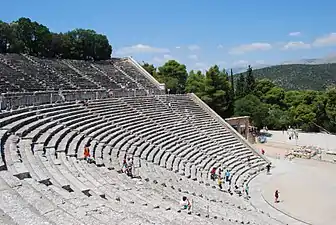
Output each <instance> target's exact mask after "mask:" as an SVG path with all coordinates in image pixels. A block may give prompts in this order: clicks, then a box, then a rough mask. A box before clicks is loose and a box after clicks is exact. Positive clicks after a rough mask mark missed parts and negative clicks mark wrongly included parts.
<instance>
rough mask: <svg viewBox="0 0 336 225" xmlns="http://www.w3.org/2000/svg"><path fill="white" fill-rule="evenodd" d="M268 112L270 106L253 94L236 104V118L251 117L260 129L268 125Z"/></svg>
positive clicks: (237, 101)
mask: <svg viewBox="0 0 336 225" xmlns="http://www.w3.org/2000/svg"><path fill="white" fill-rule="evenodd" d="M268 111H269V108H268V106H267V105H266V104H264V103H262V102H261V101H260V99H259V98H258V97H256V96H254V95H252V94H249V95H247V96H245V97H243V98H241V99H238V100H236V101H235V103H234V114H235V115H236V116H250V117H251V120H252V124H253V125H254V126H256V127H259V128H262V127H263V126H266V125H267V120H266V118H267V117H268Z"/></svg>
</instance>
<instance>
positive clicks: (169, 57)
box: [163, 54, 173, 60]
mask: <svg viewBox="0 0 336 225" xmlns="http://www.w3.org/2000/svg"><path fill="white" fill-rule="evenodd" d="M163 58H164V59H168V60H169V59H173V56H171V55H168V54H165V55H163Z"/></svg>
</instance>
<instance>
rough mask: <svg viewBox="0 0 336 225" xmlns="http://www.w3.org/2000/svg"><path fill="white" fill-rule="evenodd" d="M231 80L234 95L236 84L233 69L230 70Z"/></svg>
mask: <svg viewBox="0 0 336 225" xmlns="http://www.w3.org/2000/svg"><path fill="white" fill-rule="evenodd" d="M230 81H231V88H232V96H234V95H235V86H234V79H233V72H232V69H231V71H230Z"/></svg>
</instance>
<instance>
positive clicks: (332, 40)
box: [313, 33, 336, 47]
mask: <svg viewBox="0 0 336 225" xmlns="http://www.w3.org/2000/svg"><path fill="white" fill-rule="evenodd" d="M313 45H314V46H317V47H320V46H332V45H336V33H330V34H328V35H326V36H323V37H319V38H316V39H315V41H314V42H313Z"/></svg>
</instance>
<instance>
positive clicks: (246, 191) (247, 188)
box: [245, 184, 250, 198]
mask: <svg viewBox="0 0 336 225" xmlns="http://www.w3.org/2000/svg"><path fill="white" fill-rule="evenodd" d="M249 189H250V187H249V186H248V184H246V186H245V194H246V197H247V198H248V197H249Z"/></svg>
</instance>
